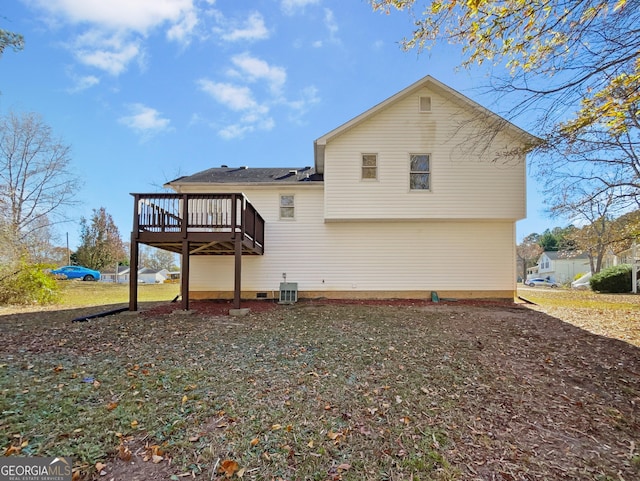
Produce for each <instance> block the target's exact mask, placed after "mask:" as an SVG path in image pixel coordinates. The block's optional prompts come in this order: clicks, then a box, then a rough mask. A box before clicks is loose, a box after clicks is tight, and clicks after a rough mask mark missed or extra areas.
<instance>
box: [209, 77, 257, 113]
mask: <svg viewBox="0 0 640 481" xmlns="http://www.w3.org/2000/svg"><path fill="white" fill-rule="evenodd" d="M198 85H199V86H200V90H202V91H203V92H206V93H207V94H209V95H210V96H211V97H213V99H214V100H216V101H218V102H219V103H221V104H222V105H225V106H226V107H228V108H230V109H231V110H235V111H240V110H248V109H253V108H257V107H258V104H257V102H256V101H255V100H254V99H253V94H252V93H251V89H249V87H245V86H238V85H233V84H229V83H220V82H212V81H211V80H207V79H200V80H198Z"/></svg>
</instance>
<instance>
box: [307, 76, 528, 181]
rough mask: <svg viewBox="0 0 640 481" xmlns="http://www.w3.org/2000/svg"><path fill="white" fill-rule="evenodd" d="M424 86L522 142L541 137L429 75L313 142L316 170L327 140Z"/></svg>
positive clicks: (321, 165)
mask: <svg viewBox="0 0 640 481" xmlns="http://www.w3.org/2000/svg"><path fill="white" fill-rule="evenodd" d="M424 87H429V88H430V89H432V90H434V91H436V92H438V93H440V94H442V95H443V96H445V97H447V98H449V99H451V100H453V101H454V102H456V103H458V104H461V105H463V106H465V107H467V108H470V109H472V110H475V111H477V112H479V113H480V114H481V115H482V116H483V117H485V118H489V119H491V120H492V121H497V122H499V123H500V128H506V129H508V130H509V131H511V132H512V133H513V135H515V136H516V137H519V138H520V139H521V140H522V142H523V143H525V144H533V143H537V142H539V139H538V138H537V137H535V136H534V135H531V134H530V133H528V132H526V131H525V130H523V129H521V128H520V127H518V126H516V125H514V124H512V123H511V122H509V121H508V120H506V119H504V118H502V117H500V116H499V115H498V114H496V113H494V112H491V111H490V110H489V109H487V108H485V107H483V106H482V105H480V104H478V103H477V102H474V101H473V100H471V99H470V98H468V97H466V96H464V95H462V94H461V93H460V92H458V91H457V90H454V89H452V88H451V87H449V86H447V85H445V84H443V83H442V82H440V81H438V80H436V79H435V78H433V77H432V76H431V75H427V76H426V77H424V78H422V79H420V80H418V81H417V82H415V83H413V84H411V85H409V86H408V87H407V88H405V89H403V90H401V91H400V92H398V93H397V94H395V95H392V96H391V97H389V98H388V99H386V100H383V101H382V102H380V103H379V104H377V105H375V106H374V107H372V108H370V109H369V110H367V111H365V112H363V113H362V114H360V115H358V116H357V117H354V118H353V119H351V120H349V121H348V122H345V123H344V124H342V125H341V126H339V127H337V128H335V129H333V130H331V131H330V132H327V133H326V134H324V135H323V136H321V137H319V138H318V139H316V140H315V141H314V143H313V151H314V162H315V168H316V171H317V172H318V173H320V174H322V173H324V149H325V146H326V145H327V142H329V141H330V140H331V139H332V138H334V137H337V136H338V135H341V134H343V133H344V132H346V131H347V130H349V129H351V128H353V127H355V126H356V125H358V124H360V123H362V122H364V121H365V120H367V119H369V118H371V117H372V116H374V115H376V114H377V113H379V112H380V111H381V110H383V109H385V108H387V107H388V106H389V105H391V104H394V103H396V102H397V101H399V100H401V99H403V98H405V97H407V96H408V95H412V94H413V93H415V92H416V91H418V90H420V89H421V88H424Z"/></svg>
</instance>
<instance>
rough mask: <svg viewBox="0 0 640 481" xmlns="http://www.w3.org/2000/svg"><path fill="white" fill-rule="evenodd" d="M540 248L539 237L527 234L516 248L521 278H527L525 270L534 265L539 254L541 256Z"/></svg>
mask: <svg viewBox="0 0 640 481" xmlns="http://www.w3.org/2000/svg"><path fill="white" fill-rule="evenodd" d="M542 251H543V249H542V247H541V246H540V235H539V234H535V233H533V234H529V235H528V236H526V237H525V238H524V239H522V242H521V243H520V244H518V245H517V246H516V256H517V260H518V264H519V265H520V266H521V268H522V271H521V274H522V276H521V277H522V278H523V279H526V278H527V269H529V268H530V267H533V266H535V265H536V262H537V260H538V258H539V257H540V254H542Z"/></svg>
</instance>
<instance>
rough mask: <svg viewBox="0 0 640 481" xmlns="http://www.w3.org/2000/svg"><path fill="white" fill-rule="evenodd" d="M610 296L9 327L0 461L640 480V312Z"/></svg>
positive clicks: (10, 322) (263, 474) (83, 469)
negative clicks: (571, 301)
mask: <svg viewBox="0 0 640 481" xmlns="http://www.w3.org/2000/svg"><path fill="white" fill-rule="evenodd" d="M532 295H542V294H539V293H538V292H536V293H533V294H532ZM544 295H552V294H546V293H545V294H544ZM628 297H629V296H627V298H628ZM627 298H625V299H627ZM599 299H600V300H599V304H596V307H593V306H587V307H575V306H573V307H566V306H563V305H562V303H560V302H550V303H549V305H548V306H546V307H545V306H542V305H537V306H536V305H526V304H508V305H506V304H494V303H482V302H476V303H464V302H450V303H448V302H441V303H432V302H422V301H413V302H411V301H381V302H377V303H372V302H366V303H365V302H362V303H359V302H354V303H346V302H342V303H337V302H327V301H323V302H320V301H315V302H301V303H298V304H296V305H294V306H279V305H276V304H273V303H252V305H251V307H252V312H251V314H250V315H248V316H246V317H240V318H232V317H229V316H227V315H226V312H227V311H228V307H229V306H228V305H224V304H220V303H214V302H211V303H207V302H196V303H194V305H193V309H192V311H191V312H190V313H189V314H185V313H180V312H174V308H175V306H171V305H168V304H162V305H159V306H157V307H156V308H154V309H150V310H148V311H146V312H144V313H142V314H134V315H131V314H129V313H123V314H118V315H115V316H111V317H106V318H101V319H96V320H92V321H90V322H85V323H72V322H70V321H71V319H73V318H75V317H78V316H79V315H80V314H82V315H85V314H86V313H90V312H96V311H98V310H99V309H98V308H82V309H76V310H67V311H55V310H52V311H49V310H43V311H38V312H26V313H13V314H4V315H2V313H1V312H0V330H1V332H2V339H3V340H2V343H0V391H1V394H2V396H0V410H1V411H2V413H3V415H2V419H1V420H0V433H2V435H1V436H2V437H0V447H1V448H3V449H4V451H5V454H19V455H50V456H52V455H72V456H73V457H74V458H75V461H76V475H75V476H76V479H101V480H102V479H106V480H114V481H120V480H122V481H136V480H139V481H143V480H148V481H153V480H179V479H189V478H196V479H206V480H211V479H218V480H222V479H245V480H289V481H292V480H319V481H325V480H418V479H420V480H429V479H432V480H465V481H466V480H506V481H515V480H527V481H528V480H552V479H562V480H594V481H595V480H598V481H604V480H626V481H630V480H634V479H640V347H639V346H640V303H638V304H636V302H637V301H636V299H637V298H632V300H630V301H627V300H625V301H624V302H625V303H626V302H629V303H630V304H629V305H628V306H627V305H626V304H624V305H622V306H620V305H618V304H619V301H620V297H617V298H614V299H613V300H606V299H605V298H599ZM616 303H618V304H616ZM607 305H610V306H613V307H611V308H607Z"/></svg>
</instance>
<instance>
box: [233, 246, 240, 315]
mask: <svg viewBox="0 0 640 481" xmlns="http://www.w3.org/2000/svg"><path fill="white" fill-rule="evenodd" d="M235 261H236V262H235V275H234V286H233V308H234V309H240V294H241V292H242V237H240V236H239V235H236V238H235Z"/></svg>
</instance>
